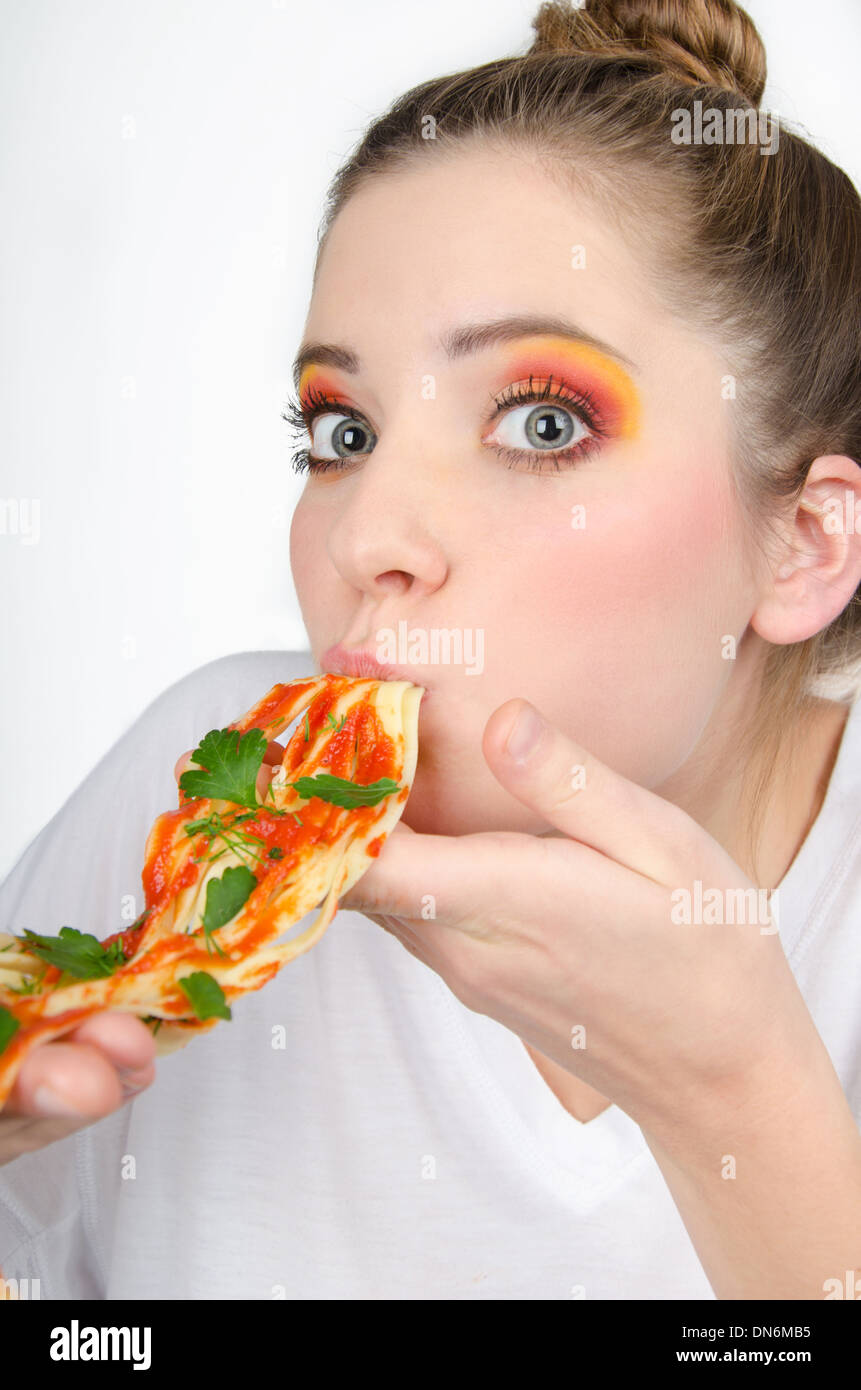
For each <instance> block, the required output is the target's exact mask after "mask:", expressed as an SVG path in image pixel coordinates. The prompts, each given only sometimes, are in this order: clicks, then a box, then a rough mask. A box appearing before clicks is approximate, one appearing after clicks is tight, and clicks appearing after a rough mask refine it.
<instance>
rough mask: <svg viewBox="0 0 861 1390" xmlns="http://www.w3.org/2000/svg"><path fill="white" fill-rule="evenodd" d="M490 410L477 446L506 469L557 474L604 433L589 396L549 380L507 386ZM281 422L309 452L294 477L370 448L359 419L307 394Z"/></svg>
mask: <svg viewBox="0 0 861 1390" xmlns="http://www.w3.org/2000/svg"><path fill="white" fill-rule="evenodd" d="M495 405H496V411H495V413H494V415H493V419H494V420H497V419H500V417H501V423H500V424H499V425H498V426H497V428H496V429H495V431H494V433H493V434H492V435H486V436H484V438H483V441H482V442H483V443H485V444H487V445H489V446H490V447H491V448H492V449H493V450H494V452H495V453H496V454H497V455H498V456H499V457H500V458H505V459H507V460H508V461H509V467H511V468H514V467H517V466H525V467H527V468H530V469H535V470H542V469H545V468H546V466H547V465H550V466H551V467H553V468H555V469H557V470H558V469H559V467H560V460H562V462H563V463H570V462H573V461H574V460H576V459H580V458H584V457H585V456H586V455H587V454H589V453H591V452H593V451H594V449H595V448H596V447H597V445H598V444H599V443H600V441H601V439H602V438H603V437H604V435H605V433H606V431H605V430H604V429H603V427H602V425H601V421H600V416H599V413H598V410H597V407H596V405H595V402H594V401H593V400H592V398H591V397H590V396H589V394H588V393H587V392H575V391H572V390H571V389H570V388H568V387H567V386H564V387H562V388H561V389H559V390H556V389H554V387H553V382H552V378H551V379H549V380H548V381H546V382H544V383H542V384H541V385H539V386H536V385H534V384H533V378H532V377H530V378H529V382H528V385H516V386H510V387H508V388H507V390H506V391H505V392H504V393H503V395H502V396H501V397H499V398H498V399H495ZM284 419H285V420H287V421H288V422H289V423H290V424H291V425H292V426H293V428H294V429H295V430H296V431H297V432H298V433H300V434H305V433H307V434H309V435H310V436H311V449H296V450H295V451H294V453H293V468H294V469H295V470H296V472H305V471H307V472H310V473H324V472H327V471H328V470H330V469H335V470H336V471H337V470H341V469H344V468H347V467H349V466H350V464H351V463H352V462H353V460H354V459H362V458H366V457H367V456H368V454H370V453H371V452H372V451H373V447H374V444H375V443H376V436H375V435H374V432H373V430H372V429H371V427H370V425H369V424H368V423H367V422H366V421H365V420H364V419H363V417H362V416H361V415H358V414H356V413H355V412H353V413H352V414H350V413H347V412H346V411H345V410H344V408H343V402H341V401H337V400H335V399H334V398H332V397H331V396H326V395H324V394H322V393H317V392H315V391H314V390H313V389H312V390H311V391H310V392H309V393H308V394H307V396H306V397H305V399H304V401H303V403H302V405H301V406H299V405H297V404H296V403H294V402H292V401H291V402H289V403H288V409H287V411H285V412H284ZM521 441H523V442H521Z"/></svg>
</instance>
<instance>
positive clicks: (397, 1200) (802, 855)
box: [0, 652, 861, 1299]
mask: <svg viewBox="0 0 861 1390" xmlns="http://www.w3.org/2000/svg"><path fill="white" fill-rule="evenodd" d="M313 670H314V668H313V665H312V662H311V659H310V656H309V655H308V654H307V653H303V652H247V653H239V654H237V655H235V656H229V657H224V658H222V659H221V660H218V661H214V662H211V663H210V664H208V665H206V666H204V667H202V668H201V669H199V670H197V671H194V672H192V674H191V675H189V676H187V677H185V678H184V679H183V680H180V681H178V682H177V683H176V684H175V685H173V686H171V687H170V688H169V689H168V690H166V691H165V692H164V693H163V694H162V695H160V696H159V697H158V699H156V700H155V701H154V702H153V704H152V705H150V707H149V708H148V709H147V710H146V711H145V713H144V714H143V715H142V716H141V718H140V719H138V720H137V722H136V723H135V724H134V725H133V727H132V728H131V729H130V730H129V731H128V733H127V734H125V735H124V736H123V738H122V739H120V740H119V741H118V742H117V743H116V744H115V746H114V747H113V748H112V749H110V751H109V752H108V753H107V754H106V755H105V757H104V758H103V759H102V760H101V762H100V763H99V764H98V765H97V766H96V767H95V768H94V769H93V771H92V772H91V773H90V774H89V776H88V777H87V778H86V779H85V781H84V782H83V783H82V784H81V786H80V787H79V788H78V789H77V791H76V792H75V793H74V794H73V795H72V796H71V797H70V798H69V800H68V801H67V803H66V804H65V806H63V808H62V809H61V810H60V811H59V812H58V813H57V815H56V816H55V817H54V818H53V820H51V821H50V822H49V824H48V825H47V826H46V827H45V828H44V830H42V831H41V833H40V834H39V835H38V836H37V837H36V839H35V840H34V841H33V843H32V844H31V845H30V846H29V848H28V849H27V851H26V852H25V853H24V855H23V856H22V858H21V859H20V860H19V862H18V864H17V865H16V866H15V868H14V869H13V870H12V873H11V874H10V876H9V877H8V878H7V879H6V881H5V883H4V884H3V885H2V888H0V927H2V928H3V929H6V930H15V931H21V930H22V929H23V928H25V927H29V928H32V929H33V930H35V931H40V932H47V933H49V934H54V933H56V932H58V931H59V929H60V927H61V926H63V925H69V926H74V927H77V928H79V929H80V930H82V931H89V932H93V933H94V934H95V935H97V936H100V937H101V936H106V935H107V934H109V933H110V932H112V931H115V930H118V929H119V928H120V927H121V926H123V925H124V924H125V923H126V922H128V920H129V912H130V911H131V912H132V915H135V914H136V913H137V912H140V911H141V910H142V907H143V900H142V893H141V883H140V871H141V868H142V864H143V848H144V844H145V840H146V835H147V832H148V830H149V828H150V825H151V824H152V822H153V820H154V819H155V817H156V816H157V815H158V814H159V813H160V812H161V811H164V810H167V809H170V808H172V807H173V806H175V805H176V795H177V793H176V783H175V781H174V777H173V764H174V761H175V759H176V758H177V757H178V755H179V754H180V753H181V752H183V750H185V749H187V748H192V747H194V746H195V744H196V743H197V742H198V741H199V739H200V737H201V736H202V735H203V734H204V733H206V732H207V730H209V729H211V728H216V727H223V726H224V725H225V724H227V723H228V722H229V721H230V720H232V719H234V718H236V717H238V716H239V715H240V714H241V713H243V712H244V711H245V710H246V709H247V708H249V707H250V706H251V705H252V704H253V703H254V702H255V701H256V700H257V699H259V697H260V696H261V695H262V694H264V693H265V691H266V690H267V689H269V687H270V686H271V685H274V684H275V683H276V681H288V680H292V679H294V678H295V677H297V676H302V675H309V674H312V673H313ZM127 895H133V897H134V899H135V902H134V904H133V906H132V905H130V904H129V902H128V899H127ZM779 898H780V933H781V938H782V940H783V943H784V947H785V949H786V952H787V955H788V958H789V961H790V964H791V966H792V969H793V971H794V972H795V975H796V978H797V979H798V983H799V985H800V987H801V990H802V993H803V995H804V998H805V1000H806V1002H807V1005H808V1007H809V1008H810V1010H811V1013H812V1015H813V1018H814V1021H815V1023H816V1025H817V1027H818V1028H819V1031H820V1033H821V1034H822V1037H823V1039H824V1042H825V1044H826V1046H827V1048H828V1050H829V1052H830V1054H831V1057H832V1059H833V1061H834V1065H835V1067H836V1069H837V1072H838V1074H839V1076H840V1080H841V1082H842V1084H843V1086H844V1089H845V1091H846V1094H847V1096H848V1099H849V1102H850V1105H851V1106H852V1110H853V1113H854V1115H855V1117H856V1119H857V1120H859V1122H861V700H856V702H855V703H854V705H853V706H852V709H851V711H850V716H849V720H848V722H847V726H846V730H845V732H844V735H843V740H842V743H841V747H840V751H839V755H838V758H837V762H836V764H835V767H834V770H833V773H832V776H831V781H830V784H829V788H828V792H827V796H826V799H825V802H824V805H823V807H822V809H821V811H820V814H819V816H818V818H817V820H816V822H815V824H814V826H813V828H812V830H811V832H810V834H809V835H808V837H807V840H806V841H805V843H804V845H803V846H802V849H801V850H800V852H799V854H798V855H797V856H796V859H795V861H794V862H793V864H792V866H791V868H790V869H789V872H788V874H787V875H786V876H785V878H784V880H783V882H782V883H781V885H780V894H779ZM124 908H125V916H123V910H124ZM308 920H309V921H310V915H309V918H308ZM282 1029H283V1030H284V1034H281V1030H282ZM284 1035H286V1046H284V1047H277V1046H273V1041H277V1040H278V1039H279V1037H281V1036H284ZM157 1072H158V1075H157V1078H156V1081H155V1082H154V1083H153V1085H152V1086H151V1087H150V1089H149V1090H148V1091H146V1092H144V1093H143V1094H142V1095H141V1096H139V1097H138V1098H137V1099H136V1100H135V1101H134V1102H132V1103H131V1104H128V1105H126V1106H124V1107H123V1108H122V1109H121V1110H119V1111H118V1112H116V1113H114V1114H113V1115H109V1116H107V1118H105V1119H103V1120H100V1121H99V1122H98V1123H97V1124H95V1125H92V1126H90V1127H89V1128H88V1129H85V1130H82V1131H81V1132H80V1133H78V1134H76V1135H72V1136H70V1137H69V1138H68V1139H64V1140H61V1141H60V1142H58V1143H55V1144H52V1145H50V1146H49V1147H48V1148H47V1149H43V1150H41V1151H39V1152H36V1153H33V1154H27V1155H24V1156H23V1157H21V1158H19V1159H16V1161H15V1162H14V1163H10V1164H7V1165H6V1166H4V1167H3V1168H0V1268H2V1270H3V1272H4V1274H5V1275H6V1277H7V1278H13V1277H17V1278H19V1279H23V1278H30V1279H34V1278H38V1279H39V1280H40V1281H41V1284H40V1292H41V1296H42V1298H44V1299H61V1298H98V1299H101V1298H107V1299H133V1298H145V1299H150V1298H157V1299H191V1298H204V1299H206V1298H230V1299H236V1298H240V1299H272V1298H289V1299H297V1298H308V1299H310V1298H329V1299H366V1298H380V1299H481V1298H487V1299H508V1298H510V1299H518V1298H523V1299H527V1298H529V1299H571V1298H586V1299H675V1298H680V1299H711V1298H713V1297H714V1295H713V1293H712V1290H711V1288H710V1285H709V1283H708V1280H707V1279H706V1277H705V1274H704V1272H703V1269H702V1267H701V1265H700V1262H699V1260H698V1258H697V1254H696V1251H695V1249H694V1247H693V1245H692V1243H691V1241H690V1238H689V1237H688V1234H687V1232H686V1230H685V1227H684V1225H683V1223H682V1220H681V1218H680V1217H679V1215H678V1212H677V1210H676V1208H675V1206H674V1204H673V1201H672V1199H671V1197H670V1195H669V1192H668V1190H667V1187H666V1185H665V1183H664V1180H663V1177H662V1175H661V1172H660V1169H659V1168H658V1166H657V1164H656V1162H655V1160H654V1158H653V1157H652V1155H651V1153H650V1151H649V1149H648V1147H647V1146H646V1143H645V1140H644V1139H643V1136H642V1133H641V1131H640V1129H639V1127H638V1126H637V1125H636V1124H635V1123H634V1121H633V1120H631V1119H630V1118H629V1117H628V1116H627V1115H626V1114H625V1113H624V1112H623V1111H621V1110H620V1109H619V1108H618V1107H617V1106H615V1105H613V1106H611V1107H610V1108H609V1109H608V1110H606V1111H604V1112H603V1113H602V1114H601V1115H599V1116H597V1117H596V1118H595V1119H593V1120H590V1121H589V1122H588V1123H586V1124H582V1123H581V1122H579V1121H578V1120H575V1119H574V1118H573V1117H572V1116H571V1115H569V1114H568V1112H567V1111H566V1110H565V1109H563V1107H562V1105H561V1104H560V1102H559V1101H558V1100H557V1098H556V1096H555V1095H554V1094H553V1092H552V1091H551V1090H550V1088H549V1087H548V1086H547V1085H546V1083H545V1082H544V1081H543V1080H542V1078H541V1076H540V1075H539V1073H538V1071H537V1070H536V1068H535V1066H534V1065H533V1063H532V1062H531V1060H530V1059H529V1056H528V1055H527V1053H526V1050H525V1048H524V1047H523V1044H522V1043H521V1041H520V1040H519V1039H518V1038H517V1037H516V1036H515V1035H514V1034H513V1033H511V1032H509V1031H508V1030H507V1029H505V1028H503V1027H502V1025H500V1024H498V1023H496V1022H495V1021H494V1020H492V1019H489V1018H487V1017H485V1016H483V1015H480V1014H475V1013H472V1012H471V1011H470V1010H469V1009H467V1008H466V1007H465V1006H464V1005H462V1004H461V1003H460V1002H459V1001H458V1000H457V999H456V998H455V997H454V995H453V994H452V993H451V991H450V990H449V989H448V987H447V986H446V985H445V984H444V983H443V982H442V980H441V979H440V978H439V977H438V976H437V975H436V974H434V972H433V971H432V970H430V969H429V968H428V967H427V966H425V965H423V964H422V963H421V962H419V961H417V960H416V959H415V958H414V957H413V956H411V955H410V954H409V953H408V952H407V951H406V950H405V949H404V948H403V947H402V946H401V945H400V943H399V942H398V941H396V940H395V939H394V938H393V937H392V936H390V935H389V934H388V933H386V932H384V931H383V930H382V929H381V928H379V927H378V926H377V925H376V924H375V923H373V922H371V921H370V920H369V919H368V918H367V917H365V916H363V915H362V914H360V913H356V912H348V911H346V910H343V911H341V912H339V913H338V914H337V916H336V917H335V919H334V921H333V923H332V924H331V926H330V927H329V929H328V931H327V933H326V935H325V936H324V938H323V939H322V941H321V942H320V943H319V944H318V945H317V946H315V947H314V949H313V950H312V951H310V952H308V954H307V955H305V956H302V957H300V958H299V959H298V960H296V961H294V962H293V963H292V964H290V965H289V966H287V967H286V968H285V969H284V970H282V971H281V972H280V973H279V974H278V975H277V976H276V977H275V979H274V980H272V981H271V982H270V983H269V984H267V985H266V986H265V987H264V988H263V989H262V990H260V991H257V992H255V993H252V994H249V995H246V996H245V997H244V998H242V999H240V1000H238V1001H236V1003H235V1004H234V1006H233V1019H232V1021H231V1022H223V1023H220V1024H219V1025H218V1026H217V1027H215V1028H214V1029H213V1030H212V1031H211V1032H209V1033H206V1034H204V1035H202V1036H201V1037H199V1038H196V1039H194V1041H193V1042H191V1043H190V1044H189V1045H188V1046H187V1047H186V1048H184V1049H183V1050H181V1051H179V1052H177V1053H175V1054H173V1055H171V1056H167V1057H164V1058H162V1059H160V1060H159V1061H158V1063H157Z"/></svg>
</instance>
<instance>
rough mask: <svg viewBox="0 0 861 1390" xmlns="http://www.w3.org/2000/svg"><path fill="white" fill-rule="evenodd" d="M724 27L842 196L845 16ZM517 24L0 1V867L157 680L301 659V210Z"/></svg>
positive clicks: (858, 47)
mask: <svg viewBox="0 0 861 1390" xmlns="http://www.w3.org/2000/svg"><path fill="white" fill-rule="evenodd" d="M747 8H748V11H749V13H750V14H751V16H752V17H753V19H754V20H755V22H756V23H757V25H758V27H759V30H760V33H761V34H762V36H763V39H764V40H765V43H766V51H767V54H768V60H769V72H770V78H771V80H770V83H769V87H768V89H767V91H766V95H765V100H764V103H763V104H764V106H766V107H767V108H769V109H771V110H773V111H776V112H778V113H779V114H780V115H781V116H784V117H788V118H789V119H791V120H793V121H797V122H801V123H803V125H804V127H805V129H806V131H807V133H808V135H809V137H810V138H812V139H813V140H815V141H816V143H817V144H819V145H820V147H821V148H823V149H824V150H825V152H826V154H828V155H829V157H830V158H832V159H834V160H835V161H836V162H837V163H838V164H841V165H842V166H843V168H845V169H846V171H847V172H848V173H849V174H850V176H851V177H852V178H853V179H854V181H855V182H856V184H861V148H859V145H861V141H859V134H861V130H859V127H861V120H859V115H858V106H857V90H858V81H857V72H858V63H859V59H861V3H859V0H819V3H818V4H816V5H815V6H814V5H811V4H810V0H750V3H749V4H748V6H747ZM536 9H537V0H534V3H533V0H470V3H469V4H468V5H465V4H463V0H435V3H434V4H433V5H426V4H418V3H410V2H409V0H406V3H405V2H404V0H372V2H371V3H369V0H362V3H356V0H326V3H325V4H324V5H321V6H319V7H317V8H316V9H315V8H314V7H312V6H311V5H310V4H308V3H300V0H2V2H0V32H2V35H3V37H2V50H0V113H2V143H0V207H2V209H3V215H2V231H0V238H2V255H0V287H2V313H0V350H2V372H0V497H2V498H4V499H7V498H15V499H24V500H25V501H29V500H30V499H38V502H39V513H40V516H39V533H38V541H37V542H36V543H35V544H27V543H26V539H25V537H24V535H22V534H17V535H16V534H9V533H8V532H9V529H10V528H9V527H8V525H7V528H6V530H7V534H0V583H2V595H3V602H2V616H0V622H2V628H0V641H2V655H3V687H2V719H0V760H2V761H0V766H2V785H3V796H2V808H0V815H2V820H0V875H3V874H5V873H6V872H7V871H8V869H9V868H10V867H11V865H12V864H13V863H14V861H15V860H16V859H17V857H18V856H19V854H20V853H21V852H22V851H23V849H24V848H25V846H26V844H27V843H28V842H29V840H30V839H31V838H32V836H33V835H34V834H35V833H36V832H37V831H38V830H39V829H40V827H41V826H42V825H43V824H44V823H45V822H46V821H47V820H48V819H49V818H50V817H51V816H52V815H53V813H54V812H55V811H56V810H57V809H58V807H59V806H60V805H61V804H62V803H63V802H64V800H65V799H66V797H67V796H68V795H69V793H70V792H71V791H73V790H74V788H75V787H76V786H77V784H78V783H79V782H80V781H81V779H82V778H83V777H84V776H85V774H86V773H87V772H88V771H89V769H90V768H91V767H92V766H93V765H94V763H95V762H96V761H97V760H98V758H99V757H100V756H101V755H102V753H104V752H105V751H106V749H107V748H108V747H109V746H110V745H111V743H113V742H114V740H115V739H116V738H117V737H118V736H119V735H120V734H121V733H122V732H123V731H124V730H125V729H126V728H128V727H129V725H130V724H131V723H132V722H133V721H134V719H135V718H136V717H137V716H138V714H139V713H140V712H141V711H142V710H143V709H144V707H145V706H146V705H147V704H148V703H149V702H150V701H151V700H152V699H153V698H154V696H156V695H157V694H158V693H159V692H160V691H161V690H163V689H164V688H165V687H166V686H167V685H169V684H171V683H172V682H173V681H175V680H176V679H178V678H179V677H180V676H182V675H184V674H185V673H186V672H188V671H190V670H193V669H194V668H195V667H197V666H200V665H201V664H202V663H204V662H206V661H208V660H210V659H211V658H213V657H216V656H220V655H223V654H225V653H227V652H232V651H243V650H250V649H255V648H279V647H285V648H290V647H296V646H299V647H304V646H305V645H307V638H306V635H305V633H304V629H303V626H302V621H301V617H300V614H299V609H298V605H297V602H296V597H295V592H294V588H293V584H292V580H291V576H290V570H289V557H288V527H289V518H290V513H291V511H292V507H293V505H294V503H295V500H296V498H297V496H298V493H299V491H300V488H301V481H300V480H299V479H298V478H297V477H296V476H295V475H293V474H292V473H291V472H290V470H289V452H290V445H291V438H290V436H289V433H288V430H287V426H286V424H285V423H284V422H283V421H282V420H281V418H280V411H281V408H282V405H283V401H284V397H285V391H286V388H287V386H288V382H289V374H290V363H291V361H292V358H293V356H294V354H295V352H296V349H297V347H298V345H299V342H300V340H301V336H302V329H303V325H304V320H305V315H306V312H307V307H308V295H309V293H310V275H311V265H312V259H313V254H314V250H315V246H316V232H317V226H318V222H319V219H320V216H321V214H322V209H323V199H324V195H325V192H326V188H327V186H328V183H329V180H330V178H331V177H332V175H333V174H334V172H335V170H336V169H337V167H338V165H339V164H340V163H341V161H342V159H343V158H345V157H346V155H347V154H348V152H349V151H350V149H351V148H352V147H353V145H354V144H355V142H356V141H357V139H358V138H359V136H360V135H361V133H362V131H363V130H364V128H365V126H366V124H367V123H368V122H369V121H370V120H371V119H372V117H373V116H374V115H376V114H379V113H380V112H381V111H382V110H383V109H384V108H385V107H386V106H387V105H388V103H389V102H390V101H391V100H392V99H393V98H394V97H396V96H397V95H399V94H400V93H401V92H402V91H404V90H406V89H407V88H408V87H411V86H413V85H414V84H416V83H418V82H420V81H424V80H425V79H427V78H429V77H432V76H436V75H438V74H440V73H443V72H451V71H455V70H458V69H460V68H463V67H468V66H472V65H474V64H476V63H481V62H486V61H489V60H490V59H492V58H497V57H501V56H504V55H506V54H514V53H517V52H523V51H525V49H526V47H528V44H529V42H530V41H531V37H532V30H531V28H530V21H531V18H532V15H533V13H534V12H535V10H536ZM238 713H240V711H238V710H237V714H238ZM181 751H182V750H181V749H172V748H170V749H165V750H164V755H165V757H166V758H167V759H168V760H169V761H171V762H172V761H173V760H174V758H175V757H176V756H177V755H178V754H179V753H180V752H181ZM55 925H56V924H53V923H45V924H44V929H45V930H48V931H51V930H54V929H55Z"/></svg>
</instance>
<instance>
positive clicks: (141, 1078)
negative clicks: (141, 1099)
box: [117, 1067, 150, 1095]
mask: <svg viewBox="0 0 861 1390" xmlns="http://www.w3.org/2000/svg"><path fill="white" fill-rule="evenodd" d="M147 1072H148V1068H147V1067H144V1068H140V1067H139V1068H138V1069H137V1070H136V1071H134V1070H131V1069H126V1068H125V1067H117V1075H118V1077H119V1078H120V1081H121V1082H122V1087H123V1092H124V1094H126V1095H131V1094H132V1093H133V1092H135V1091H142V1090H144V1088H145V1087H146V1086H148V1085H149V1083H150V1078H149V1076H148V1075H147V1074H146V1073H147Z"/></svg>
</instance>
